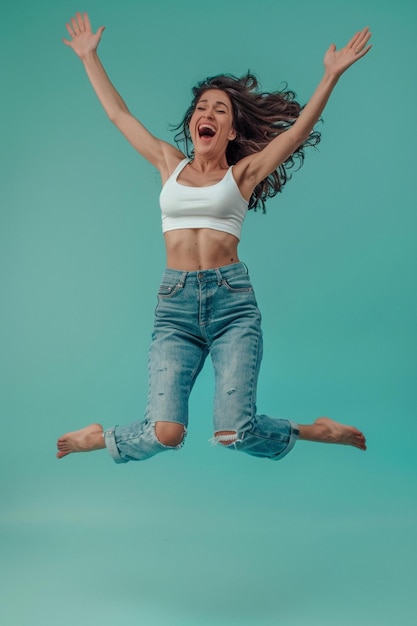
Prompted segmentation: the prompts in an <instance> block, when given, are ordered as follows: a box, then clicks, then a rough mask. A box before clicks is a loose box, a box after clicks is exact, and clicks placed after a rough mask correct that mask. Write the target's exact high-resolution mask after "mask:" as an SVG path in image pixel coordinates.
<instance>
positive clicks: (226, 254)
mask: <svg viewBox="0 0 417 626" xmlns="http://www.w3.org/2000/svg"><path fill="white" fill-rule="evenodd" d="M66 27H67V30H68V33H69V36H70V40H65V39H64V43H65V44H66V45H67V46H69V47H70V48H72V50H73V51H74V52H75V54H76V55H77V56H78V57H79V58H80V59H81V61H82V63H83V65H84V68H85V70H86V72H87V75H88V78H89V80H90V81H91V84H92V86H93V88H94V90H95V92H96V94H97V96H98V98H99V100H100V102H101V104H102V106H103V108H104V110H105V112H106V113H107V115H108V117H109V119H110V120H111V121H112V122H113V123H114V124H115V125H116V126H117V128H118V129H119V130H120V131H121V132H122V133H123V135H124V136H125V137H126V139H127V140H128V141H129V142H130V143H131V144H132V145H133V147H134V148H135V149H136V150H137V151H138V152H139V153H140V154H141V155H142V156H143V157H144V158H145V159H147V160H148V161H149V162H150V163H152V165H154V166H155V167H156V168H157V170H158V171H159V173H160V175H161V181H162V191H161V195H160V206H161V212H162V231H163V234H164V239H165V246H166V258H167V267H166V269H165V271H164V274H163V277H162V281H161V284H160V287H159V293H158V305H157V308H156V313H155V323H154V328H153V333H152V342H151V346H150V350H149V390H148V403H147V408H146V412H145V417H144V420H142V421H136V422H134V423H132V424H129V425H127V426H113V427H111V428H108V429H107V430H103V427H102V426H101V425H100V424H92V425H89V426H86V427H85V428H82V429H81V430H77V431H74V432H69V433H67V434H65V435H63V436H62V437H60V439H58V442H57V446H58V453H57V457H58V458H62V457H64V456H66V455H68V454H70V453H71V452H89V451H91V450H99V449H102V448H107V450H108V451H109V453H110V455H111V456H112V458H113V459H114V461H115V462H116V463H126V462H128V461H142V460H145V459H148V458H149V457H151V456H153V455H154V454H157V453H158V452H162V451H164V450H173V449H178V448H180V447H181V446H182V445H183V442H184V438H185V435H186V432H187V424H188V400H189V395H190V392H191V390H192V388H193V385H194V382H195V380H196V377H197V376H198V374H199V372H200V371H201V369H202V367H203V364H204V361H205V359H206V357H207V355H208V354H210V355H211V359H212V362H213V367H214V374H215V400H214V418H213V419H214V438H213V441H214V442H215V443H219V444H221V445H223V446H225V447H227V448H230V449H233V450H241V451H243V452H247V453H248V454H251V455H253V456H257V457H266V458H269V459H274V460H278V459H281V458H283V457H284V456H285V455H286V454H288V452H289V451H290V450H291V449H292V447H293V446H294V444H295V442H296V441H297V440H298V439H304V440H308V441H316V442H321V443H338V444H345V445H350V446H354V447H356V448H359V449H361V450H366V443H365V437H364V435H363V434H362V433H361V432H360V431H359V430H357V429H356V428H354V427H353V426H346V425H344V424H340V423H338V422H336V421H333V420H331V419H329V418H327V417H319V418H318V419H316V420H315V422H314V423H312V424H308V425H302V424H295V423H294V422H291V421H289V420H287V419H277V418H273V417H269V416H267V415H258V414H257V413H256V387H257V379H258V372H259V367H260V363H261V359H262V331H261V315H260V312H259V309H258V307H257V303H256V299H255V294H254V290H253V287H252V284H251V282H250V279H249V275H248V270H247V268H246V266H245V265H244V263H242V262H241V261H240V260H239V256H238V244H239V240H240V234H241V227H242V223H243V221H244V219H245V216H246V213H247V211H248V209H256V208H261V209H264V206H265V202H266V200H267V199H268V198H269V197H272V196H274V195H275V194H276V193H277V192H278V191H280V190H281V189H282V187H283V185H284V184H285V182H286V180H287V178H288V172H287V170H288V169H289V168H290V167H292V166H293V165H294V163H295V162H296V161H297V160H298V162H299V163H302V161H303V158H304V148H306V147H307V146H311V145H315V144H316V143H317V142H318V140H319V133H317V132H316V131H314V126H315V124H316V123H317V121H318V120H319V118H320V116H321V114H322V112H323V109H324V107H325V105H326V103H327V101H328V99H329V97H330V95H331V93H332V91H333V89H334V87H335V86H336V84H337V82H338V80H339V78H340V76H341V75H342V74H343V72H345V71H346V70H347V69H348V68H349V67H350V66H351V65H352V64H353V63H355V62H356V61H358V60H359V59H362V58H363V57H364V56H365V55H366V54H367V53H368V51H369V50H370V48H371V46H370V45H369V44H368V42H369V39H370V36H371V34H370V32H369V30H368V28H365V29H363V30H362V31H360V32H358V33H356V34H355V35H354V36H353V37H352V39H351V40H350V41H349V43H348V44H347V45H346V46H345V47H344V48H341V49H340V50H337V49H336V46H335V45H334V44H332V45H331V46H330V48H329V49H328V50H327V52H326V53H325V56H324V75H323V78H322V79H321V81H320V83H319V84H318V86H317V88H316V90H315V92H314V94H313V96H312V97H311V99H310V101H309V102H308V104H307V105H306V106H305V107H304V108H301V107H300V105H299V104H298V103H297V102H296V101H295V100H294V94H293V92H291V91H289V90H287V91H281V92H273V93H263V92H261V91H260V89H259V87H258V83H257V80H256V78H255V76H253V75H252V74H247V75H245V76H243V77H241V78H236V77H234V76H231V75H219V76H214V77H211V78H208V79H206V80H204V81H202V82H201V83H199V84H198V85H197V86H196V87H194V89H193V99H192V102H191V106H190V107H189V109H188V110H187V112H186V114H185V117H184V120H183V122H182V123H181V124H180V125H179V126H178V127H177V130H179V133H178V134H177V135H176V137H175V139H176V140H177V141H179V142H180V143H181V141H182V144H181V145H184V147H185V153H184V152H182V151H181V150H179V149H178V148H177V147H175V146H173V145H171V144H170V143H167V142H165V141H162V140H160V139H158V138H156V137H154V136H153V135H152V134H151V133H150V132H149V131H148V130H147V129H146V128H145V127H144V126H143V125H142V124H141V123H140V122H139V121H138V120H137V119H136V118H135V117H134V116H133V115H132V114H131V113H130V111H129V110H128V108H127V106H126V104H125V102H124V101H123V99H122V98H121V96H120V95H119V93H118V92H117V91H116V89H115V88H114V87H113V85H112V83H111V82H110V80H109V78H108V76H107V74H106V72H105V70H104V68H103V66H102V64H101V62H100V60H99V58H98V56H97V47H98V45H99V42H100V39H101V36H102V33H103V30H104V27H101V28H99V29H98V30H97V32H96V33H93V32H92V30H91V26H90V21H89V18H88V15H87V14H86V13H84V14H81V13H77V14H76V16H75V17H74V18H72V19H71V20H70V22H69V23H68V24H67V25H66Z"/></svg>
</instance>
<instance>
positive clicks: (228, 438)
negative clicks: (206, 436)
mask: <svg viewBox="0 0 417 626" xmlns="http://www.w3.org/2000/svg"><path fill="white" fill-rule="evenodd" d="M210 443H211V445H212V446H217V445H218V444H219V443H220V444H222V445H223V446H225V447H226V448H231V447H233V448H235V449H236V444H237V443H242V439H241V438H240V437H238V434H237V433H236V432H233V433H228V434H223V435H222V434H220V433H215V434H214V437H212V438H211V439H210Z"/></svg>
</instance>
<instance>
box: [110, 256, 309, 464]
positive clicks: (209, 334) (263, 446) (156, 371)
mask: <svg viewBox="0 0 417 626" xmlns="http://www.w3.org/2000/svg"><path fill="white" fill-rule="evenodd" d="M208 354H210V355H211V358H212V362H213V367H214V373H215V396H214V415H213V421H214V433H215V436H214V438H213V442H214V443H218V442H221V443H222V444H224V445H225V446H226V447H228V448H231V449H235V450H242V451H244V452H247V453H249V454H252V455H254V456H258V457H267V458H271V459H280V458H282V457H283V456H285V455H286V454H287V453H288V452H289V451H290V450H291V448H292V447H293V446H294V443H295V441H296V440H297V438H298V436H299V431H298V429H297V427H296V425H295V424H293V423H292V422H290V421H289V420H286V419H276V418H271V417H268V416H266V415H256V386H257V379H258V373H259V368H260V364H261V359H262V331H261V314H260V312H259V309H258V307H257V303H256V299H255V294H254V291H253V287H252V284H251V282H250V279H249V276H248V271H247V268H246V266H245V265H244V264H243V263H235V264H232V265H227V266H225V267H220V268H216V269H213V270H204V271H199V272H181V271H178V270H172V269H167V270H165V272H164V275H163V278H162V283H161V285H160V288H159V293H158V304H157V307H156V311H155V325H154V329H153V334H152V344H151V347H150V350H149V394H148V403H147V408H146V414H145V419H144V421H138V422H134V423H133V424H130V425H129V426H116V427H113V428H110V429H108V430H106V431H105V433H104V437H105V442H106V447H107V448H108V450H109V452H110V454H111V455H112V457H113V459H114V460H115V461H116V462H117V463H124V462H127V461H131V460H144V459H147V458H149V457H150V456H152V455H154V454H157V453H158V452H162V451H163V450H167V449H173V448H170V447H169V446H165V445H163V444H162V443H160V442H159V441H158V439H157V438H156V435H155V423H156V422H157V421H167V422H177V423H179V424H182V425H183V426H184V428H185V432H186V428H187V424H188V399H189V395H190V392H191V390H192V388H193V385H194V382H195V380H196V378H197V376H198V374H199V372H200V371H201V368H202V367H203V365H204V361H205V359H206V357H207V355H208ZM219 431H220V432H221V431H231V432H233V433H236V434H234V435H224V434H223V435H222V434H220V435H219V434H216V433H219ZM181 445H182V443H181V444H180V445H179V446H176V447H177V448H179V447H181Z"/></svg>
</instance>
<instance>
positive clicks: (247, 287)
mask: <svg viewBox="0 0 417 626" xmlns="http://www.w3.org/2000/svg"><path fill="white" fill-rule="evenodd" d="M222 284H223V285H224V286H225V287H226V289H228V291H231V292H232V293H253V287H252V283H251V282H250V279H249V276H248V275H247V274H237V275H236V276H230V277H229V278H228V279H227V280H226V278H223V282H222Z"/></svg>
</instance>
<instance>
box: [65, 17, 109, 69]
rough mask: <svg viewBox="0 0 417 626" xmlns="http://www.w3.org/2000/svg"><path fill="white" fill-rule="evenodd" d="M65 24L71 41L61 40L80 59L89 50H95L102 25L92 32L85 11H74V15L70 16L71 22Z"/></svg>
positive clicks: (101, 31)
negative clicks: (82, 12)
mask: <svg viewBox="0 0 417 626" xmlns="http://www.w3.org/2000/svg"><path fill="white" fill-rule="evenodd" d="M65 26H66V27H67V31H68V34H69V35H70V37H71V41H68V40H67V39H63V42H64V44H65V45H66V46H69V47H70V48H72V49H73V50H74V52H75V54H76V55H77V56H79V57H80V59H82V58H83V57H85V56H86V55H87V54H88V53H89V52H93V51H94V50H96V48H97V46H98V44H99V43H100V39H101V35H102V34H103V30H104V26H100V28H99V29H98V30H97V32H96V33H93V32H92V30H91V25H90V20H89V18H88V15H87V13H84V14H83V15H81V13H76V15H75V17H72V18H71V22H70V23H67V24H66V25H65Z"/></svg>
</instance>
